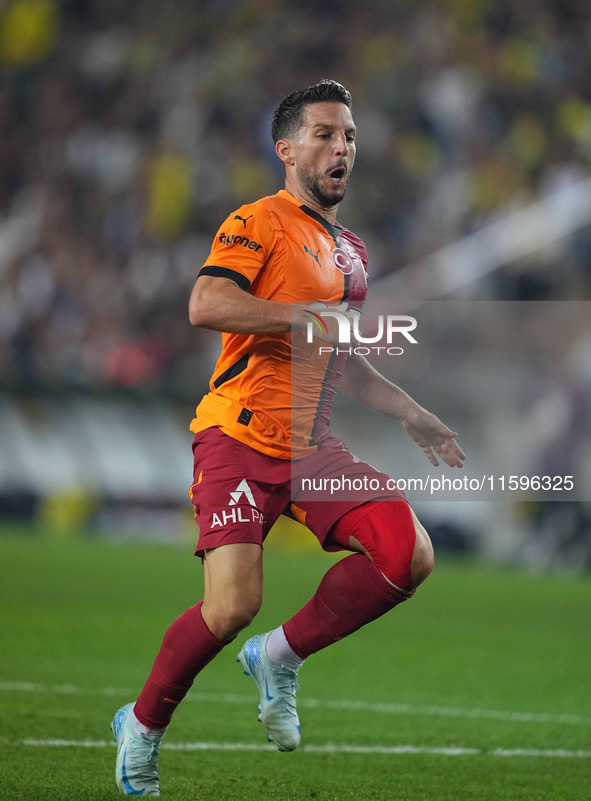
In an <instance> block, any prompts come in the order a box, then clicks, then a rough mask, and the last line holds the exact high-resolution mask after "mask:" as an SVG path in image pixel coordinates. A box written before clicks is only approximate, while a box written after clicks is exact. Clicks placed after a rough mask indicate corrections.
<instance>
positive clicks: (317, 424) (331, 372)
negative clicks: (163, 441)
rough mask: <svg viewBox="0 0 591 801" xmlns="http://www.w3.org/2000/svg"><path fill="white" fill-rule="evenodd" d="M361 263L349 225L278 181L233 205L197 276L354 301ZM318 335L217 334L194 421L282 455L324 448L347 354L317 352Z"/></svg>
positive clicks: (274, 296)
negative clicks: (261, 194)
mask: <svg viewBox="0 0 591 801" xmlns="http://www.w3.org/2000/svg"><path fill="white" fill-rule="evenodd" d="M366 264H367V254H366V249H365V246H364V244H363V242H362V241H361V240H360V239H359V238H358V237H357V236H355V234H353V233H351V232H350V231H347V230H346V229H345V228H342V227H341V226H339V225H331V224H330V223H329V222H327V221H326V220H325V219H324V218H323V217H322V216H321V215H320V214H318V213H317V212H315V211H313V210H312V209H309V208H308V207H307V206H304V205H301V204H300V202H299V201H298V200H296V198H294V197H293V196H292V195H290V194H289V193H288V192H286V191H285V190H281V191H280V192H278V193H277V194H276V195H272V196H270V197H265V198H262V199H261V200H258V201H257V202H256V203H252V204H248V205H245V206H242V207H241V208H239V209H238V210H237V211H236V212H233V213H232V214H230V216H229V217H228V218H227V220H226V221H225V222H224V223H223V224H222V226H221V227H220V229H219V231H218V232H217V234H216V237H215V239H214V242H213V246H212V249H211V253H210V256H209V258H208V259H207V261H206V262H205V264H204V266H203V267H202V269H201V271H200V273H199V275H213V276H221V277H225V278H230V279H232V280H233V281H235V282H236V283H237V284H238V286H239V287H241V289H243V290H244V291H245V292H249V293H251V294H253V295H256V296H257V297H259V298H264V299H266V300H273V301H279V302H282V303H291V302H293V301H304V302H310V303H312V302H317V301H320V302H323V303H326V304H333V305H334V304H338V303H340V302H346V303H347V304H348V305H349V306H351V307H355V308H358V309H359V308H361V305H362V303H363V300H364V299H365V294H366V288H367V277H366ZM319 344H320V345H322V344H323V343H321V342H320V343H319V341H318V340H315V341H314V342H313V343H309V342H307V336H306V333H305V332H302V331H298V332H295V333H289V332H286V333H281V334H251V335H247V334H228V333H224V334H222V351H221V353H220V356H219V359H218V361H217V364H216V366H215V369H214V372H213V375H212V377H211V380H210V386H209V389H210V391H209V393H208V394H207V395H206V396H205V397H204V398H203V400H202V401H201V403H200V404H199V406H198V407H197V412H196V417H195V418H194V419H193V420H192V422H191V430H192V431H193V432H198V431H202V430H203V429H205V428H209V427H211V426H218V427H219V428H220V429H221V430H222V431H223V432H224V433H226V434H228V435H229V436H231V437H234V439H237V440H240V441H241V442H243V443H245V444H246V445H249V446H250V447H252V448H254V449H255V450H257V451H260V452H261V453H265V454H267V455H269V456H274V457H278V458H281V459H294V458H300V457H302V456H305V455H306V454H308V453H311V452H313V451H314V450H316V449H317V448H318V447H321V446H322V441H323V439H325V438H326V437H328V436H329V435H330V431H329V425H330V415H331V409H332V401H333V398H334V394H335V392H336V389H337V386H338V381H339V379H340V376H341V374H342V369H343V367H344V363H345V361H346V358H347V355H346V353H338V352H337V350H338V349H337V348H335V349H334V351H333V352H332V353H327V352H324V353H322V354H320V353H319ZM326 350H328V348H327V349H326ZM342 350H343V351H344V350H345V348H343V349H342Z"/></svg>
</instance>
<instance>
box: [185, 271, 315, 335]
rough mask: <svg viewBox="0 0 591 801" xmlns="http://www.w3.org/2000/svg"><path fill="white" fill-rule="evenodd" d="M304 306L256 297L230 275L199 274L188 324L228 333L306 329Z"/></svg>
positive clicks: (269, 332) (267, 332) (190, 304)
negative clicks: (229, 276) (224, 276)
mask: <svg viewBox="0 0 591 801" xmlns="http://www.w3.org/2000/svg"><path fill="white" fill-rule="evenodd" d="M300 306H301V309H300ZM304 308H305V306H304V304H292V303H279V302H278V301H275V300H264V299H263V298H257V297H256V296H255V295H251V294H250V293H249V292H245V291H244V290H243V289H241V288H240V287H239V286H238V284H236V283H235V282H234V281H232V279H231V278H222V277H220V276H212V275H202V276H200V277H199V278H198V279H197V281H196V282H195V286H194V287H193V291H192V292H191V299H190V300H189V320H190V322H191V325H194V326H199V327H201V328H209V329H211V330H213V331H224V332H225V333H228V334H277V333H282V332H286V331H291V330H292V329H299V330H301V329H303V328H305V325H306V322H307V320H306V319H305V318H304V317H303V311H304Z"/></svg>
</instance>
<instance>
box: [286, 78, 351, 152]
mask: <svg viewBox="0 0 591 801" xmlns="http://www.w3.org/2000/svg"><path fill="white" fill-rule="evenodd" d="M312 103H344V105H345V106H347V108H349V109H350V108H351V107H352V101H351V93H350V92H349V91H347V89H345V87H344V86H342V85H341V84H340V83H337V82H336V81H331V80H330V79H329V78H323V79H322V80H321V81H320V83H316V84H314V86H308V88H307V89H298V90H296V91H295V92H292V93H291V94H289V95H287V97H284V98H283V100H282V101H281V103H280V104H279V105H278V106H277V108H276V109H275V113H274V114H273V122H272V123H271V136H272V137H273V141H274V142H275V143H277V142H278V141H279V139H292V138H293V136H294V135H295V134H296V133H297V131H298V130H299V128H300V127H301V125H302V122H303V120H302V110H303V108H304V106H309V105H310V104H312Z"/></svg>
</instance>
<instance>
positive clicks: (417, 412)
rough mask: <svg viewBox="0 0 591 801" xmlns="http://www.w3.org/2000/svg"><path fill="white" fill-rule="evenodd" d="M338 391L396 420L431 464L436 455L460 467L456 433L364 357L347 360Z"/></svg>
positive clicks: (462, 453) (460, 456)
mask: <svg viewBox="0 0 591 801" xmlns="http://www.w3.org/2000/svg"><path fill="white" fill-rule="evenodd" d="M339 390H340V391H341V392H342V393H343V394H344V395H347V397H349V398H351V399H352V400H354V401H357V403H361V404H363V406H367V407H368V408H369V409H373V410H374V411H376V412H380V414H385V415H387V416H388V417H393V418H394V419H395V420H399V421H400V422H401V423H402V427H403V428H404V430H405V431H406V433H407V434H408V435H409V436H410V437H411V438H412V439H413V440H414V441H415V442H416V443H417V445H418V446H419V447H420V448H421V449H422V450H423V452H424V453H425V456H426V457H427V458H428V459H429V461H430V462H431V464H433V465H435V466H437V465H438V464H439V462H438V460H437V456H436V455H435V454H437V455H438V456H440V457H441V458H442V459H443V461H444V462H445V463H446V464H448V465H449V466H450V467H463V466H464V459H465V458H466V454H465V453H464V452H463V451H462V449H461V448H460V446H459V445H458V444H457V442H456V439H455V438H456V437H457V433H456V432H455V431H452V430H451V429H449V428H448V427H447V426H446V425H445V423H442V422H441V420H440V419H439V418H438V417H436V416H435V415H434V414H431V412H429V411H427V409H424V408H423V407H422V406H420V405H419V404H418V403H417V402H416V401H414V400H413V399H412V398H411V397H410V395H408V394H407V393H406V392H404V390H402V389H400V387H397V386H396V384H393V383H392V382H391V381H388V379H387V378H385V377H384V376H383V375H382V374H381V373H379V372H378V371H377V370H376V369H375V368H374V367H372V365H371V364H370V363H369V362H368V361H367V359H366V358H365V357H364V356H356V355H353V356H350V357H349V359H347V363H346V365H345V369H344V371H343V377H342V379H341V382H340V384H339Z"/></svg>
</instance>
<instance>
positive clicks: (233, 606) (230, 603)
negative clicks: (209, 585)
mask: <svg viewBox="0 0 591 801" xmlns="http://www.w3.org/2000/svg"><path fill="white" fill-rule="evenodd" d="M261 601H262V598H261V597H259V596H256V597H250V598H224V599H223V600H215V601H209V603H207V602H206V601H204V602H203V609H202V614H203V619H204V620H205V623H206V625H207V627H208V629H209V630H210V631H211V633H212V634H213V635H215V636H216V637H217V638H218V639H220V640H233V639H234V637H236V635H238V634H239V633H240V632H241V631H242V629H245V628H246V627H247V626H250V624H251V623H252V621H253V620H254V618H255V617H256V615H257V613H258V611H259V609H260V608H261Z"/></svg>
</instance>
